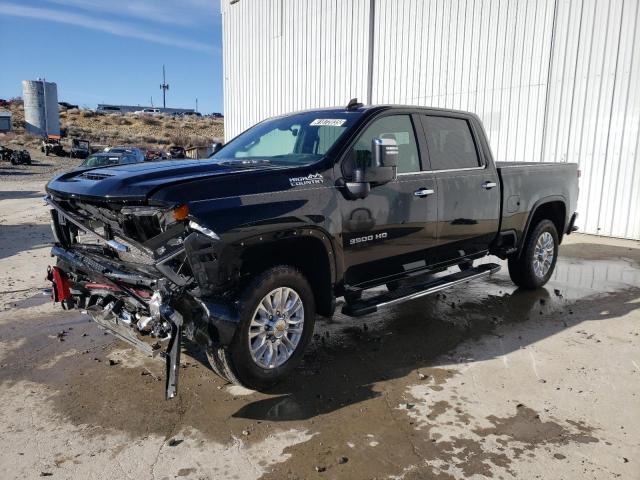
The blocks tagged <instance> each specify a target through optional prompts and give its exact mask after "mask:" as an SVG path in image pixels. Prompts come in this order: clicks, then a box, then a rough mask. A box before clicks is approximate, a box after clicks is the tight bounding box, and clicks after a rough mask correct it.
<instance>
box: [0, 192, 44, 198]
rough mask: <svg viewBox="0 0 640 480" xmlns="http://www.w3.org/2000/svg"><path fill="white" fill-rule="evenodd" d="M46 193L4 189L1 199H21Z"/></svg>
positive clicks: (0, 195)
mask: <svg viewBox="0 0 640 480" xmlns="http://www.w3.org/2000/svg"><path fill="white" fill-rule="evenodd" d="M43 196H44V194H43V193H42V192H37V191H35V190H2V191H0V200H21V199H23V198H41V197H43Z"/></svg>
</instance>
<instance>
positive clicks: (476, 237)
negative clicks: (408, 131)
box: [420, 114, 500, 263]
mask: <svg viewBox="0 0 640 480" xmlns="http://www.w3.org/2000/svg"><path fill="white" fill-rule="evenodd" d="M420 118H421V120H422V124H423V127H424V134H425V138H426V143H427V147H428V151H429V162H430V165H431V169H432V170H433V173H434V176H435V182H436V185H437V191H438V227H437V237H438V240H437V244H438V246H437V248H436V249H435V250H434V255H435V256H436V257H437V263H455V262H456V261H457V260H462V259H464V258H465V257H473V256H475V255H480V254H482V253H483V252H485V251H486V250H487V249H488V246H489V244H490V243H491V241H492V240H493V238H494V237H495V235H496V232H497V230H498V222H499V218H500V185H499V180H498V176H497V172H496V170H495V168H494V167H493V165H491V164H490V163H489V162H487V161H486V159H485V158H484V156H483V155H482V153H481V149H480V148H479V145H480V143H479V142H478V138H477V135H476V132H474V131H473V127H472V125H471V123H470V121H469V119H468V118H466V117H465V116H455V115H454V114H433V115H430V114H427V115H421V116H420Z"/></svg>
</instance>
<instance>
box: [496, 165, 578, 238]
mask: <svg viewBox="0 0 640 480" xmlns="http://www.w3.org/2000/svg"><path fill="white" fill-rule="evenodd" d="M495 164H496V169H497V170H498V176H499V177H500V182H501V184H502V221H501V226H500V231H501V232H504V231H509V230H513V231H515V232H516V234H517V236H518V239H519V240H520V239H521V238H522V236H523V232H524V231H525V229H526V222H527V218H528V217H529V212H531V211H532V210H534V209H535V207H536V205H537V204H539V203H541V202H542V201H545V202H546V201H549V200H551V201H553V200H559V201H563V202H564V203H565V204H566V209H567V212H565V213H568V212H575V210H576V203H577V198H578V182H577V177H578V164H576V163H553V162H495ZM570 215H571V214H570V213H569V214H568V215H565V219H566V221H565V225H564V228H563V229H562V232H564V231H565V229H566V227H567V224H568V222H569V219H570ZM562 232H558V233H560V234H562Z"/></svg>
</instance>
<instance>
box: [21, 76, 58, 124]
mask: <svg viewBox="0 0 640 480" xmlns="http://www.w3.org/2000/svg"><path fill="white" fill-rule="evenodd" d="M22 98H23V100H24V121H25V129H26V131H27V133H30V134H32V135H38V136H45V135H60V115H59V113H58V87H57V85H56V84H55V83H53V82H45V81H44V80H23V81H22Z"/></svg>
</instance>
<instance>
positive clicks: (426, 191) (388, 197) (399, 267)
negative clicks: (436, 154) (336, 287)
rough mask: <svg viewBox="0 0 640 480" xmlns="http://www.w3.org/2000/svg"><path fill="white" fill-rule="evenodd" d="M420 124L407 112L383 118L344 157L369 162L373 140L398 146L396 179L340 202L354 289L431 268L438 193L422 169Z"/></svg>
mask: <svg viewBox="0 0 640 480" xmlns="http://www.w3.org/2000/svg"><path fill="white" fill-rule="evenodd" d="M416 121H419V120H418V118H417V117H416V116H412V115H410V114H408V113H407V114H402V115H400V114H396V115H387V116H383V117H378V118H377V119H375V120H374V121H373V122H372V123H371V124H370V125H369V126H368V127H367V128H366V129H365V131H364V132H363V133H362V134H361V135H360V137H359V138H358V140H357V141H356V142H355V144H354V145H353V147H352V149H351V150H350V152H349V153H348V155H347V158H346V159H345V162H352V163H353V164H355V162H359V163H360V164H363V165H366V164H368V163H369V160H370V159H371V154H372V152H371V141H372V140H373V139H374V138H392V139H394V140H395V141H396V143H397V145H398V175H397V179H396V180H393V181H391V182H389V183H387V184H384V185H378V186H372V188H371V192H370V193H369V195H368V196H367V197H366V198H364V199H358V200H347V199H344V198H341V202H342V205H341V211H342V225H343V239H342V241H343V249H344V261H345V271H346V273H345V280H346V283H347V284H349V285H364V284H365V283H375V281H376V280H380V279H384V278H387V277H390V276H393V275H395V274H398V273H401V272H404V271H410V270H418V269H420V268H423V267H425V266H426V264H427V257H426V255H427V251H428V250H429V248H431V247H432V246H433V245H434V244H435V241H436V219H437V212H436V201H437V191H436V190H437V189H436V184H435V181H434V176H433V174H432V173H431V172H427V171H423V169H422V161H421V155H420V153H421V152H420V149H419V148H418V142H417V141H416V134H415V125H414V122H416ZM343 167H344V165H343ZM347 169H348V167H347ZM348 174H349V173H348V172H346V175H347V176H348Z"/></svg>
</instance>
